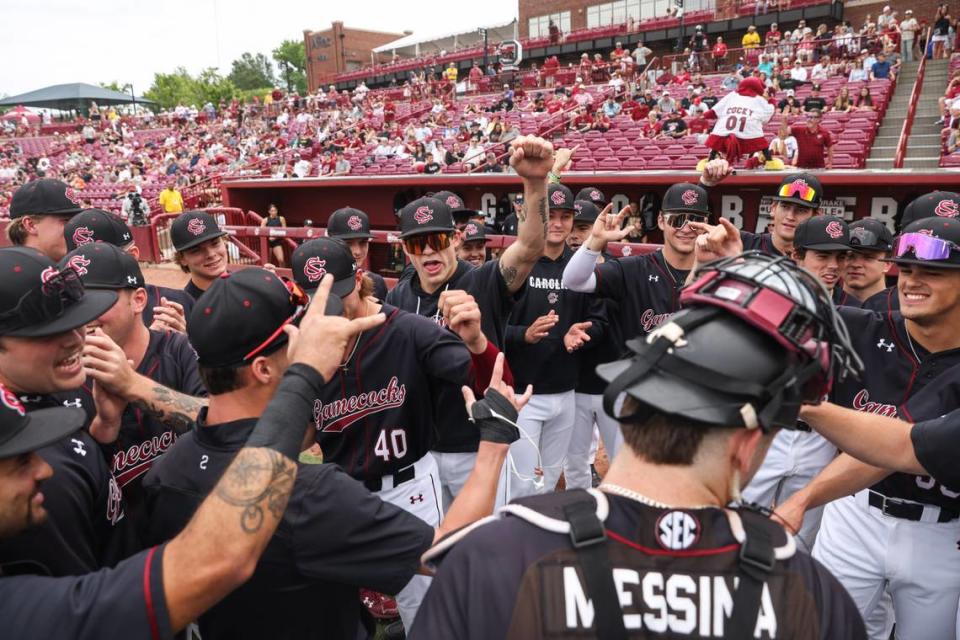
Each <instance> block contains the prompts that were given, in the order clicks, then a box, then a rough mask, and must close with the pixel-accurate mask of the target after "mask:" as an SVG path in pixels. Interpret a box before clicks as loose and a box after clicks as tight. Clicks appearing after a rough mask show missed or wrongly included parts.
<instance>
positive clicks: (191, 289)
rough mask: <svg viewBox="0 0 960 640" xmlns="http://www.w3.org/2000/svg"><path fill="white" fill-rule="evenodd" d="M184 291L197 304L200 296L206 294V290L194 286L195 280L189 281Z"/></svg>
mask: <svg viewBox="0 0 960 640" xmlns="http://www.w3.org/2000/svg"><path fill="white" fill-rule="evenodd" d="M183 290H184V292H185V293H186V294H187V295H188V296H190V297H191V298H193V300H194V302H196V301H197V300H198V299H199V298H200V296H202V295H203V294H204V293H205V292H206V290H205V289H201V288H200V287H198V286H197V285H195V284H193V280H189V281H188V282H187V284H186V286H185V287H184V288H183Z"/></svg>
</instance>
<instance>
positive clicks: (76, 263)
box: [67, 253, 90, 276]
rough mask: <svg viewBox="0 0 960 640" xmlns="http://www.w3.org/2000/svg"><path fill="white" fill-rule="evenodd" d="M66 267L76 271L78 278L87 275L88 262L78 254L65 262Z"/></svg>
mask: <svg viewBox="0 0 960 640" xmlns="http://www.w3.org/2000/svg"><path fill="white" fill-rule="evenodd" d="M67 266H68V267H70V268H71V269H73V270H74V271H76V272H77V275H78V276H85V275H87V267H89V266H90V260H88V259H87V258H86V257H84V256H83V254H80V253H78V254H77V255H75V256H73V257H72V258H70V259H69V260H67Z"/></svg>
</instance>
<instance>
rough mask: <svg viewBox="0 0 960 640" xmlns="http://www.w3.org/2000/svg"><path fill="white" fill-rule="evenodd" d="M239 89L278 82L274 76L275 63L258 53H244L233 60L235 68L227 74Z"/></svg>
mask: <svg viewBox="0 0 960 640" xmlns="http://www.w3.org/2000/svg"><path fill="white" fill-rule="evenodd" d="M227 79H228V80H230V81H231V82H232V83H233V84H234V85H236V87H237V88H238V89H244V90H249V89H261V88H263V87H272V86H273V85H274V84H276V80H274V78H273V63H272V62H270V58H268V57H267V56H265V55H263V54H262V53H258V54H256V55H253V54H251V53H244V54H243V55H242V56H240V57H239V58H237V59H236V60H234V61H233V69H232V70H231V71H230V75H228V76H227Z"/></svg>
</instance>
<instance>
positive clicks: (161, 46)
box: [0, 0, 517, 95]
mask: <svg viewBox="0 0 960 640" xmlns="http://www.w3.org/2000/svg"><path fill="white" fill-rule="evenodd" d="M468 6H469V7H482V8H483V15H482V16H479V15H470V12H469V11H468V10H466V7H468ZM516 12H517V0H483V2H471V3H463V2H460V1H458V0H446V1H442V0H312V1H310V2H308V1H306V0H269V1H267V2H264V1H263V0H159V1H155V2H151V3H149V4H147V3H142V2H138V1H137V0H127V1H126V2H122V1H121V2H104V3H100V2H89V1H86V2H78V1H76V0H2V2H0V20H2V22H3V23H4V25H5V28H4V29H3V35H2V37H0V60H2V61H3V62H0V95H2V94H6V95H16V94H18V93H23V92H26V91H32V90H34V89H39V88H41V87H45V86H47V85H51V84H62V83H68V82H88V83H91V84H96V83H98V82H110V81H112V80H116V81H118V82H119V83H120V84H124V83H127V82H132V83H133V84H134V88H135V89H136V92H137V94H141V93H143V92H144V91H145V90H147V89H148V88H149V86H150V84H151V83H152V81H153V74H154V73H155V72H158V71H159V72H168V71H172V70H173V69H174V68H176V67H178V66H184V67H186V68H187V70H188V71H190V72H191V73H196V72H197V71H199V70H200V69H203V68H205V67H219V68H220V71H221V72H222V73H223V74H224V75H226V74H227V73H229V72H230V62H231V61H232V60H234V59H235V58H237V57H239V56H240V54H241V53H243V52H244V51H251V52H253V53H257V52H263V53H265V54H267V55H268V56H269V55H270V50H271V49H272V48H273V47H274V46H276V45H277V44H278V43H279V42H280V41H281V40H284V39H288V38H296V39H298V40H299V39H302V38H303V30H304V29H309V30H320V29H323V28H328V27H329V26H330V23H331V22H332V21H334V20H342V21H343V23H344V24H345V25H346V26H348V27H355V28H367V29H373V30H376V31H388V32H396V33H402V32H403V31H404V30H411V31H413V32H414V33H418V32H421V33H440V32H444V31H458V30H460V29H461V28H462V29H463V30H464V31H466V30H470V29H474V28H476V27H479V26H483V25H485V24H486V25H493V24H498V23H505V22H509V21H510V20H511V19H512V18H514V17H516Z"/></svg>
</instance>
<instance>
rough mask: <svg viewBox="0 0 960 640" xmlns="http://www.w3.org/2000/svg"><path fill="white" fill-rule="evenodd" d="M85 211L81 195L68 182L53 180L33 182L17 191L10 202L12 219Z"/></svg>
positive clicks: (67, 215) (43, 179) (41, 179)
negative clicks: (81, 204)
mask: <svg viewBox="0 0 960 640" xmlns="http://www.w3.org/2000/svg"><path fill="white" fill-rule="evenodd" d="M81 211H83V207H81V206H80V194H79V193H77V191H76V189H74V188H73V187H71V186H70V185H68V184H67V183H66V182H62V181H60V180H54V179H53V178H40V179H38V180H31V181H30V182H28V183H27V184H25V185H23V186H22V187H20V188H19V189H17V190H16V191H15V192H14V194H13V198H12V199H11V200H10V217H11V218H20V217H22V216H29V215H34V216H64V217H68V218H69V217H71V216H75V215H77V214H78V213H80V212H81Z"/></svg>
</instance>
